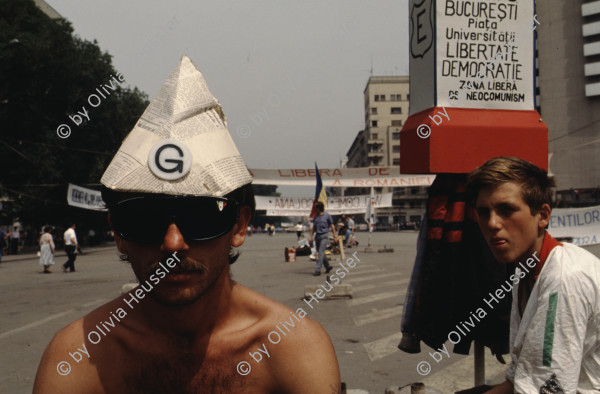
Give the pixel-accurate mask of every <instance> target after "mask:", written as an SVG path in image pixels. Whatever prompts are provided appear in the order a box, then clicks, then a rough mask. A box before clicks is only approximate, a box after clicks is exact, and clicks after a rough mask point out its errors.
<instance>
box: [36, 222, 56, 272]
mask: <svg viewBox="0 0 600 394" xmlns="http://www.w3.org/2000/svg"><path fill="white" fill-rule="evenodd" d="M39 244H40V265H43V266H44V274H49V273H50V266H51V265H54V250H55V246H54V240H53V239H52V227H50V226H46V227H44V234H42V236H41V237H40V242H39Z"/></svg>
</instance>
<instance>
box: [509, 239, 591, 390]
mask: <svg viewBox="0 0 600 394" xmlns="http://www.w3.org/2000/svg"><path fill="white" fill-rule="evenodd" d="M517 270H519V268H517ZM517 299H518V286H514V287H513V303H512V311H511V319H510V348H511V358H512V362H511V365H510V367H509V368H508V371H507V372H506V379H507V380H509V381H510V382H512V383H513V384H514V386H515V392H516V393H527V394H529V393H540V392H542V393H582V394H587V393H600V260H598V258H596V257H595V256H594V255H592V254H591V253H589V252H587V251H586V250H584V249H582V248H580V247H578V246H575V245H572V244H569V243H563V246H556V247H555V248H554V249H552V251H551V252H550V254H549V255H548V258H547V260H546V263H545V264H544V266H543V268H542V271H541V273H540V275H539V277H538V279H537V281H536V282H535V285H534V287H533V289H532V292H531V296H530V297H529V301H528V302H527V306H526V308H525V311H524V312H523V317H522V318H521V317H520V316H519V310H518V307H517Z"/></svg>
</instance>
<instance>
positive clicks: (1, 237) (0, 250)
mask: <svg viewBox="0 0 600 394" xmlns="http://www.w3.org/2000/svg"><path fill="white" fill-rule="evenodd" d="M6 245H7V242H6V233H5V232H4V230H2V229H1V228H0V263H1V262H2V255H3V254H4V248H6Z"/></svg>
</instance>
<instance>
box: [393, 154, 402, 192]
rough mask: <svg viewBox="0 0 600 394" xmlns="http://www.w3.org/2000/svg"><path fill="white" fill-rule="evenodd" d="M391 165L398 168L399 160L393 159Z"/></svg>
mask: <svg viewBox="0 0 600 394" xmlns="http://www.w3.org/2000/svg"><path fill="white" fill-rule="evenodd" d="M392 164H393V165H395V166H399V165H400V159H394V160H393V162H392ZM402 194H404V193H402Z"/></svg>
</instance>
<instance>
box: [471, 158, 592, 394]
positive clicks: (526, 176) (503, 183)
mask: <svg viewBox="0 0 600 394" xmlns="http://www.w3.org/2000/svg"><path fill="white" fill-rule="evenodd" d="M553 186H554V181H553V179H552V178H549V177H548V175H547V173H546V172H545V171H544V170H542V169H540V168H538V167H536V166H535V165H533V164H531V163H529V162H527V161H525V160H522V159H518V158H514V157H497V158H495V159H491V160H489V161H488V162H486V163H485V164H484V165H482V166H481V167H479V168H477V169H475V170H474V171H473V172H471V174H470V175H469V182H468V185H467V191H468V192H469V194H470V197H471V199H472V201H474V202H475V207H476V209H477V213H478V220H479V227H480V229H481V232H482V234H483V236H484V237H485V239H486V241H487V243H488V245H489V247H490V249H491V251H492V253H493V254H494V256H495V257H496V259H497V260H498V261H499V262H500V263H514V264H515V266H516V271H515V273H514V275H511V277H510V281H507V283H506V286H507V288H506V289H505V288H504V286H505V285H503V286H502V288H501V289H502V290H508V291H511V290H512V295H513V303H512V308H511V319H510V352H511V359H512V363H511V365H510V367H509V368H508V370H507V372H506V381H505V382H504V383H502V384H500V385H498V386H496V387H494V388H493V389H492V390H490V391H488V392H489V393H575V392H577V393H586V394H587V393H598V392H600V328H599V327H600V260H598V258H596V257H595V256H594V255H592V254H591V253H589V252H587V251H586V250H584V249H582V248H580V247H578V246H575V245H573V244H569V243H564V244H561V243H559V242H557V241H556V240H555V239H554V238H552V237H551V236H550V234H548V233H547V232H546V230H545V229H546V227H547V226H548V224H549V222H550V219H551V207H550V204H551V203H552V187H553ZM490 294H491V293H490ZM496 294H498V293H496ZM502 297H504V296H502ZM493 300H494V299H492V298H491V297H490V298H489V300H487V301H486V302H490V303H493V302H494V301H493ZM496 302H497V300H496Z"/></svg>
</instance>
